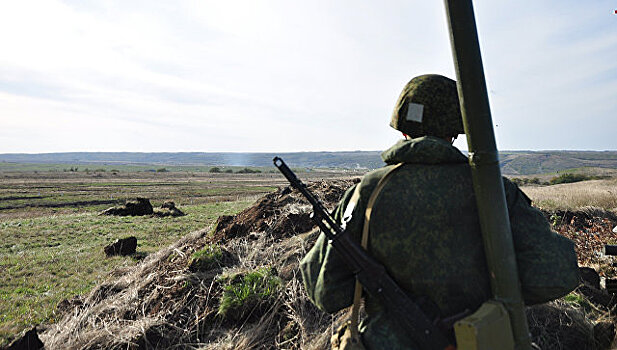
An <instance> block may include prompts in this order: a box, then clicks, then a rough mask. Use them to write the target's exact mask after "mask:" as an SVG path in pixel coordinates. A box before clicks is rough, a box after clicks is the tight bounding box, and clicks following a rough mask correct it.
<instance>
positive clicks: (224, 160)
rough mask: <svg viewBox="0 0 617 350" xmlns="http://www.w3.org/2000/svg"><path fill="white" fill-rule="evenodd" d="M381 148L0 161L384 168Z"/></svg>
mask: <svg viewBox="0 0 617 350" xmlns="http://www.w3.org/2000/svg"><path fill="white" fill-rule="evenodd" d="M380 154H381V152H380V151H354V152H295V153H231V152H228V153H202V152H181V153H138V152H68V153H40V154H24V153H7V154H0V162H14V163H66V164H84V165H86V164H133V165H145V164H148V165H150V164H153V165H212V166H215V165H216V166H247V167H251V166H252V167H270V166H272V158H274V157H275V156H279V157H282V158H283V159H284V160H285V162H286V163H287V164H288V165H289V166H292V167H308V168H348V169H354V168H365V169H374V168H378V167H381V166H382V165H383V161H382V160H381V158H380Z"/></svg>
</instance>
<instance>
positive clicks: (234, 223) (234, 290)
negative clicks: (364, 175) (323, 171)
mask: <svg viewBox="0 0 617 350" xmlns="http://www.w3.org/2000/svg"><path fill="white" fill-rule="evenodd" d="M351 184H352V181H343V180H340V181H332V182H328V183H326V182H317V183H311V184H309V188H310V189H311V190H313V191H314V192H315V194H316V195H317V196H318V197H319V198H320V199H321V200H322V201H324V205H325V206H326V207H327V208H328V209H332V208H334V206H335V204H336V202H338V200H339V199H340V197H341V196H342V194H343V193H344V191H345V189H346V188H348V187H349V186H350V185H351ZM310 211H311V207H310V205H309V204H308V203H306V202H305V201H304V200H303V199H302V198H301V196H300V195H299V194H298V193H297V192H296V191H293V190H291V189H289V188H283V189H280V190H278V191H277V192H274V193H271V194H268V195H266V196H264V197H262V198H261V199H260V200H258V201H257V202H256V203H255V205H253V206H252V207H250V208H248V209H246V210H244V211H243V212H241V213H239V214H238V215H235V216H225V217H220V218H219V220H218V222H217V224H216V227H215V228H214V230H208V229H206V230H202V231H198V232H194V233H192V234H190V235H187V236H185V237H184V238H183V239H181V240H180V241H178V242H177V243H176V244H174V245H172V246H170V247H169V248H167V249H163V250H161V251H159V252H158V253H156V254H152V255H149V256H148V257H147V258H145V259H144V261H142V262H141V263H140V264H139V265H137V266H135V267H133V268H127V269H120V270H117V271H115V272H114V273H113V274H112V276H111V277H110V278H109V280H108V281H106V282H105V283H102V284H101V285H99V286H98V287H96V288H95V289H94V290H93V291H92V292H91V293H90V294H89V295H87V296H84V297H81V298H79V299H78V300H72V301H71V302H66V303H64V304H63V305H62V308H63V309H64V310H66V311H65V312H64V314H63V315H64V317H62V318H61V321H59V322H58V323H56V324H54V325H52V326H50V327H49V328H48V329H47V330H46V331H45V332H44V333H42V334H41V339H42V340H43V342H44V343H45V346H46V348H50V349H53V348H63V349H101V348H105V349H127V348H128V349H146V348H167V347H170V346H173V347H174V348H179V349H184V348H190V349H194V348H200V349H279V348H286V349H306V348H322V347H323V346H325V345H326V344H327V342H328V338H329V334H330V333H331V329H330V328H331V327H332V324H333V320H335V319H337V318H338V317H340V315H341V314H339V315H336V316H331V315H328V314H325V313H323V312H321V311H320V310H318V309H317V308H316V307H315V306H313V304H312V303H310V301H309V300H308V298H307V296H306V294H305V292H304V289H303V287H302V282H301V281H300V279H299V276H298V275H299V271H298V262H299V260H300V258H301V257H302V256H303V255H305V254H306V249H307V247H310V246H311V245H312V242H313V241H314V240H315V239H316V238H317V234H316V233H317V232H316V231H311V229H312V228H313V226H314V225H313V224H312V222H310V219H309V212H310ZM308 231H311V232H308ZM217 248H218V249H217ZM196 261H198V262H199V264H197V263H196ZM264 271H267V273H265V272H264ZM246 281H249V282H250V283H252V284H250V283H249V284H246V283H245V282H246ZM255 281H261V282H259V283H261V284H260V285H261V287H260V288H261V289H259V290H258V291H257V293H254V294H250V293H251V288H253V287H254V285H256V284H258V283H257V282H255ZM246 293H248V296H247V298H246V302H244V303H243V305H240V306H239V307H238V305H237V303H238V299H237V298H236V299H234V298H235V297H236V296H238V295H240V296H241V295H243V294H246ZM230 296H231V299H229V297H230ZM226 298H227V299H226ZM225 303H227V304H225ZM241 304H242V303H241ZM224 305H226V306H225V307H229V308H228V309H229V310H231V311H230V312H223V311H225V310H227V309H224V308H223V306H224Z"/></svg>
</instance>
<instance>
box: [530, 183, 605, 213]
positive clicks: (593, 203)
mask: <svg viewBox="0 0 617 350" xmlns="http://www.w3.org/2000/svg"><path fill="white" fill-rule="evenodd" d="M522 190H523V191H524V192H525V193H526V194H527V195H528V196H529V197H530V198H531V199H532V200H533V202H534V203H535V205H537V206H538V207H540V208H543V209H547V210H554V209H571V210H572V209H577V208H582V207H596V208H602V209H605V210H617V178H611V179H606V180H590V181H581V182H576V183H568V184H559V185H552V186H523V187H522Z"/></svg>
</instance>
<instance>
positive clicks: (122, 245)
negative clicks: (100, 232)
mask: <svg viewBox="0 0 617 350" xmlns="http://www.w3.org/2000/svg"><path fill="white" fill-rule="evenodd" d="M136 249H137V238H136V237H134V236H131V237H126V238H119V239H117V240H115V241H114V242H113V243H111V244H109V245H108V246H106V247H105V248H103V250H104V251H105V255H107V256H114V255H123V256H126V255H131V254H134V253H135V250H136Z"/></svg>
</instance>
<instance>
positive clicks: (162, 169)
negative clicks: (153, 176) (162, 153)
mask: <svg viewBox="0 0 617 350" xmlns="http://www.w3.org/2000/svg"><path fill="white" fill-rule="evenodd" d="M168 171H169V170H167V169H166V168H160V169H156V172H157V173H166V172H168Z"/></svg>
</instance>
